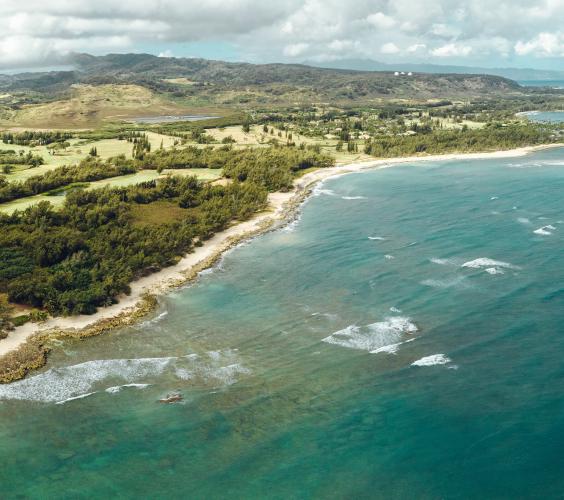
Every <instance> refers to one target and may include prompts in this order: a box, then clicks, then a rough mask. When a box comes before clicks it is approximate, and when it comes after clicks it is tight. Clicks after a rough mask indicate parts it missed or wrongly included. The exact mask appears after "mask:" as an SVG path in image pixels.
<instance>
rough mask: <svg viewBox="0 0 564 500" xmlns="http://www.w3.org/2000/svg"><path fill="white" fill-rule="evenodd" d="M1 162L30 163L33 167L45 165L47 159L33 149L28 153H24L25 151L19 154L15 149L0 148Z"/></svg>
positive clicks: (11, 163)
mask: <svg viewBox="0 0 564 500" xmlns="http://www.w3.org/2000/svg"><path fill="white" fill-rule="evenodd" d="M0 163H1V164H2V165H30V166H31V167H32V168H33V167H38V166H39V165H43V163H45V160H44V159H43V157H42V156H39V155H34V154H33V153H32V152H31V151H28V152H27V153H26V154H23V151H22V152H21V153H20V154H17V153H16V152H15V151H14V150H13V149H4V150H0Z"/></svg>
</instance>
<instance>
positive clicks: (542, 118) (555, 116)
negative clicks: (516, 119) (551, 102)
mask: <svg viewBox="0 0 564 500" xmlns="http://www.w3.org/2000/svg"><path fill="white" fill-rule="evenodd" d="M525 115H526V116H527V118H528V119H529V120H531V121H533V122H564V111H531V112H528V113H525Z"/></svg>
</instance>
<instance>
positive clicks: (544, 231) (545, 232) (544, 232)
mask: <svg viewBox="0 0 564 500" xmlns="http://www.w3.org/2000/svg"><path fill="white" fill-rule="evenodd" d="M555 229H556V228H555V227H554V226H551V225H550V224H549V225H548V226H543V227H539V228H538V229H535V230H534V231H533V233H535V234H540V235H541V236H550V235H551V234H552V231H554V230H555Z"/></svg>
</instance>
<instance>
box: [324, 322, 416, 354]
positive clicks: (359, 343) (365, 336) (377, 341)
mask: <svg viewBox="0 0 564 500" xmlns="http://www.w3.org/2000/svg"><path fill="white" fill-rule="evenodd" d="M415 332H417V326H416V325H415V324H414V323H412V322H411V320H410V319H409V318H406V317H401V316H394V317H390V318H386V319H385V320H384V321H380V322H377V323H372V324H370V325H367V326H365V327H360V326H357V325H349V326H347V327H346V328H344V329H342V330H339V331H337V332H335V333H333V334H331V335H329V336H328V337H325V338H324V339H323V342H327V343H328V344H334V345H339V346H341V347H348V348H349V349H361V350H365V351H374V350H376V349H379V348H381V347H384V346H389V345H391V344H397V343H398V342H401V340H402V337H403V335H404V334H414V333H415Z"/></svg>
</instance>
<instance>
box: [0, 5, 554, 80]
mask: <svg viewBox="0 0 564 500" xmlns="http://www.w3.org/2000/svg"><path fill="white" fill-rule="evenodd" d="M563 21H564V0H511V1H507V0H465V1H460V0H456V1H455V0H393V1H387V0H349V1H347V2H346V1H343V0H275V1H273V0H152V1H149V0H48V1H45V0H40V1H38V0H0V69H2V70H14V69H18V68H26V69H33V68H36V69H39V68H45V67H49V66H51V67H52V66H56V65H57V64H61V63H62V61H63V60H64V56H65V55H68V54H69V53H71V52H88V53H91V54H95V55H100V54H106V53H125V52H147V53H151V54H155V55H160V56H163V57H170V56H175V57H204V58H209V59H222V60H229V61H248V62H254V63H262V62H303V61H311V62H316V63H323V62H327V61H334V60H339V59H359V58H362V59H374V60H378V61H383V62H393V63H395V62H408V61H409V62H431V63H435V64H449V65H450V64H460V65H467V66H484V67H532V68H540V69H557V70H564V23H563Z"/></svg>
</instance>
